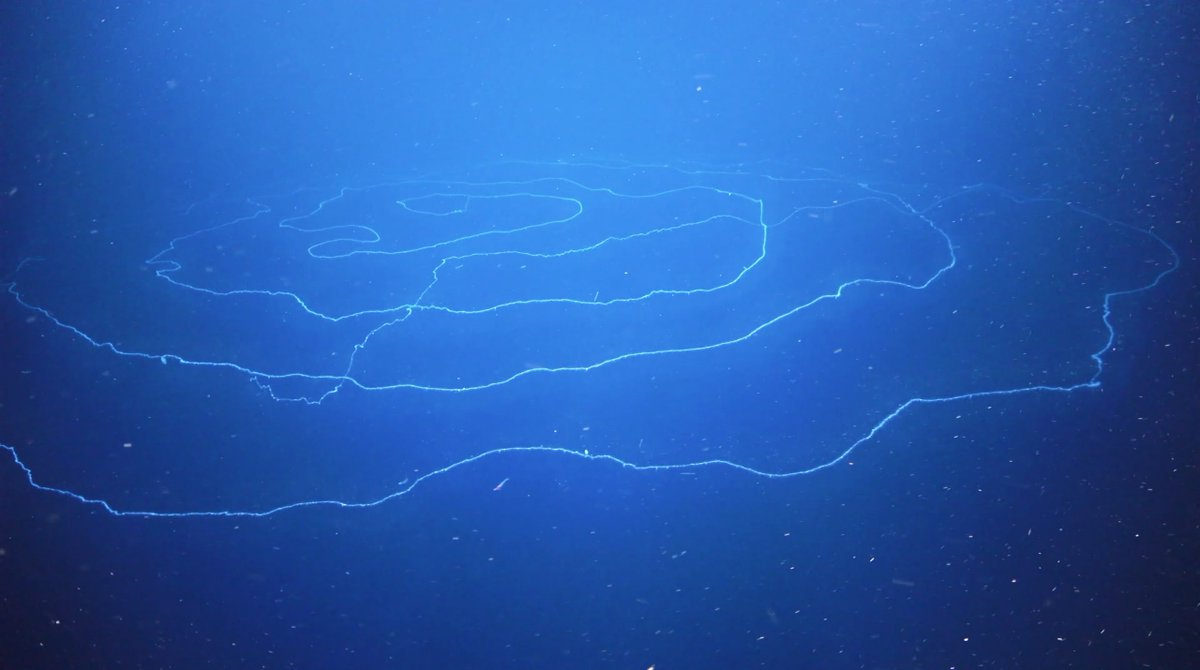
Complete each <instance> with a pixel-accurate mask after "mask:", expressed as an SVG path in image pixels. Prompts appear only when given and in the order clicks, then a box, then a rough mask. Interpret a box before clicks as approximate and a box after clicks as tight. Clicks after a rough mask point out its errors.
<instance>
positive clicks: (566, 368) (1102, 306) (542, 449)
mask: <svg viewBox="0 0 1200 670" xmlns="http://www.w3.org/2000/svg"><path fill="white" fill-rule="evenodd" d="M122 230H123V231H124V232H122V233H121V235H120V237H117V238H113V239H106V240H105V242H106V243H105V244H104V245H96V244H93V245H92V246H88V245H87V244H84V243H80V246H79V247H78V248H75V249H74V250H72V251H67V252H64V254H63V256H62V257H58V256H54V255H45V256H41V257H34V258H29V259H26V260H25V261H23V262H22V263H21V265H20V267H19V268H18V269H17V271H16V272H15V273H14V274H13V276H12V279H11V281H10V282H9V283H8V284H7V293H8V295H9V297H10V303H11V304H10V307H9V309H10V310H11V311H13V312H16V313H18V314H19V316H18V318H17V319H14V322H16V321H17V320H18V319H19V323H20V328H22V329H23V331H24V335H25V338H24V339H25V340H28V341H31V342H33V344H30V345H28V347H26V351H25V353H24V355H25V356H26V357H27V360H26V361H24V362H22V363H20V366H21V367H22V368H23V369H22V370H20V372H21V376H20V379H21V383H22V386H21V387H20V389H19V390H17V392H16V393H14V394H13V396H14V397H20V398H21V400H18V401H15V402H14V403H12V405H13V407H11V408H10V412H17V411H22V415H23V416H28V417H34V418H31V419H29V420H27V421H24V422H21V423H20V424H19V425H17V424H13V423H12V422H10V424H9V425H8V426H7V427H6V428H4V429H3V430H4V431H5V432H6V433H7V434H0V441H2V442H3V447H4V448H5V449H6V450H7V451H8V452H9V453H10V455H11V457H12V459H13V462H14V463H15V465H16V466H17V467H18V468H19V469H20V470H21V471H22V472H23V474H24V476H25V478H26V479H27V480H28V482H29V484H30V485H31V486H32V487H34V488H37V489H40V490H42V491H46V492H52V493H56V494H60V495H64V496H68V497H70V498H72V499H75V500H77V501H79V502H80V503H83V504H87V505H92V506H96V507H98V508H100V509H103V510H104V511H106V512H108V513H111V514H113V515H118V516H126V515H135V516H156V517H181V516H266V515H270V514H275V513H279V512H281V511H284V510H290V509H296V508H303V507H312V506H337V507H345V508H350V507H370V506H375V505H380V504H383V503H385V502H387V501H390V500H393V499H395V498H399V497H403V496H410V495H413V494H414V492H415V491H417V489H418V488H419V487H420V486H421V484H422V483H423V482H426V481H427V480H429V479H430V478H432V477H441V476H449V475H451V474H452V473H456V472H462V471H463V470H464V469H465V468H469V467H470V466H472V464H475V463H477V462H479V461H481V460H484V459H487V460H493V459H510V460H511V463H510V466H509V469H510V470H514V471H520V470H521V468H522V467H523V464H528V463H529V462H530V461H531V459H559V458H577V459H585V460H586V461H590V462H594V463H595V466H596V467H620V468H623V469H625V470H628V471H630V473H631V474H630V476H635V473H636V472H651V473H659V474H661V475H662V476H671V475H672V474H678V473H685V472H686V473H689V474H692V473H696V472H698V471H700V470H702V469H704V470H707V469H715V470H720V469H723V470H727V471H730V472H734V473H736V474H737V475H738V476H753V477H763V478H769V479H785V480H786V479H795V478H799V477H803V476H818V473H820V472H821V471H822V470H825V469H828V468H832V467H835V466H837V465H838V464H841V463H844V462H846V461H847V459H848V458H849V457H850V456H851V454H852V453H855V452H856V451H857V450H859V449H862V448H863V447H864V445H866V444H868V443H869V442H871V441H872V440H875V439H878V438H879V436H880V434H881V433H882V432H884V431H886V430H887V429H888V427H889V426H891V425H892V424H893V423H894V422H895V420H897V419H898V418H899V417H901V416H902V415H905V414H908V413H914V412H922V411H927V410H926V409H925V408H927V407H928V406H930V405H944V404H948V403H962V404H969V403H979V402H981V401H982V402H985V403H987V402H1019V401H1021V400H1022V399H1025V398H1038V397H1042V396H1046V395H1049V394H1058V395H1063V394H1072V393H1076V392H1087V391H1088V390H1089V389H1094V388H1096V387H1098V386H1099V385H1100V384H1101V383H1102V381H1103V379H1104V376H1105V375H1104V373H1105V356H1106V355H1107V354H1108V353H1109V352H1110V351H1111V350H1112V349H1113V347H1114V346H1115V343H1116V341H1117V335H1118V333H1117V326H1116V325H1115V319H1114V313H1113V310H1114V309H1117V308H1118V306H1119V301H1120V300H1121V299H1122V298H1126V297H1129V296H1133V295H1135V294H1138V293H1142V292H1146V291H1149V290H1151V289H1153V288H1154V287H1156V286H1157V285H1158V284H1159V283H1160V282H1161V281H1162V280H1163V279H1164V277H1166V276H1167V275H1168V274H1170V273H1171V272H1173V271H1174V270H1175V269H1176V268H1177V267H1178V265H1179V262H1180V261H1179V257H1178V255H1177V253H1176V252H1175V250H1174V249H1173V248H1172V247H1171V246H1170V245H1169V244H1168V243H1167V242H1166V241H1164V240H1163V239H1162V238H1161V237H1160V236H1159V235H1158V234H1157V233H1155V232H1154V231H1153V230H1151V229H1146V228H1142V227H1139V226H1137V225H1135V224H1133V223H1125V222H1119V221H1115V220H1112V219H1109V218H1106V217H1104V216H1101V215H1099V214H1096V213H1093V212H1090V211H1088V210H1086V209H1084V208H1083V207H1081V206H1079V205H1077V204H1075V203H1073V202H1070V201H1068V200H1062V199H1056V198H1051V197H1024V196H1019V195H1017V194H1014V193H1011V192H1009V191H1006V190H1004V189H1001V188H998V187H993V186H989V185H971V186H964V187H956V188H947V189H944V190H943V191H942V192H940V193H939V192H935V190H934V189H932V188H930V187H928V186H921V187H911V186H900V185H897V186H891V185H886V184H877V183H866V182H862V181H857V180H853V179H847V178H844V177H841V176H839V175H835V174H833V173H830V172H827V171H822V170H800V171H793V172H791V173H789V174H788V175H787V176H781V175H779V174H770V173H766V172H764V171H757V170H753V169H749V168H738V169H700V168H685V167H672V166H661V165H632V164H616V163H613V164H567V163H518V162H511V163H503V164H496V165H488V166H483V167H478V168H474V169H470V170H464V171H461V172H458V173H455V174H451V175H434V176H426V177H422V178H396V179H381V180H378V181H376V182H375V183H362V184H354V185H332V186H327V187H324V188H321V187H310V188H302V189H297V190H293V191H289V192H282V193H278V194H273V195H260V196H256V197H254V198H251V199H247V200H242V201H237V202H215V201H211V202H204V203H198V204H196V205H193V206H192V207H189V208H188V209H187V210H186V211H184V212H180V213H178V215H177V216H176V217H174V218H173V219H171V220H168V221H159V222H155V225H139V226H136V227H133V228H129V229H122ZM91 232H92V233H93V234H94V235H100V236H103V231H91ZM64 246H65V247H69V246H70V245H64ZM72 254H75V256H72ZM72 258H77V259H85V260H71V259H72ZM24 368H28V369H24ZM62 386H66V387H70V388H73V389H74V391H71V392H66V391H61V390H58V389H60V388H61V387H62ZM51 389H55V390H56V391H55V392H51ZM1007 396H1016V397H1017V398H1015V399H1013V400H1005V399H1004V398H1005V397H1007ZM51 416H53V417H58V420H57V421H46V420H38V419H37V417H51ZM939 416H940V415H939ZM50 424H69V425H66V426H65V427H64V426H62V425H50ZM83 436H86V437H83ZM81 452H82V453H84V454H86V456H87V460H88V462H95V461H97V460H98V461H99V462H100V463H101V464H104V466H105V467H106V468H111V474H105V475H102V476H92V475H88V476H87V478H86V479H81V477H83V476H84V475H82V474H80V473H73V472H72V471H71V463H72V462H73V461H74V460H75V459H76V458H77V454H79V453H81ZM330 458H337V459H342V460H339V461H338V462H339V463H342V464H343V465H345V464H346V463H353V464H357V467H359V468H361V472H360V473H357V474H355V473H353V472H352V473H350V474H349V475H347V474H346V473H345V472H343V473H341V476H340V477H332V476H331V477H330V479H329V481H325V480H323V479H322V478H321V469H320V468H319V467H304V465H303V464H304V463H305V462H311V463H318V462H325V461H324V460H323V459H330ZM280 463H290V464H291V466H292V467H294V468H295V472H296V473H300V471H301V470H303V473H304V474H303V475H301V474H297V475H296V476H295V477H287V478H284V479H286V482H285V483H280V484H278V485H276V484H273V483H270V482H268V483H266V484H257V483H256V484H253V485H252V486H251V488H252V490H248V489H247V488H246V486H247V485H246V484H244V482H246V481H250V482H263V481H264V475H263V473H264V472H278V471H279V467H280V465H279V464H280ZM346 467H349V466H346ZM380 471H387V476H386V477H384V478H385V479H387V478H390V479H389V480H390V481H391V485H390V486H389V485H387V484H386V483H384V482H383V481H382V479H380V480H379V481H376V479H377V477H376V476H377V475H379V474H380ZM255 473H257V476H256V475H255ZM235 480H236V481H240V482H243V483H242V484H237V483H236V481H235ZM266 480H269V478H266ZM356 481H357V482H367V481H369V482H371V483H370V484H369V485H368V484H363V485H362V486H359V485H358V484H353V483H347V482H356ZM397 481H398V482H400V483H398V484H397V483H396V482H397ZM504 481H505V482H507V481H508V479H505V480H504ZM164 482H168V483H164ZM510 486H511V485H510ZM189 487H190V488H191V490H190V491H189V490H187V489H189ZM210 488H214V489H215V490H217V491H219V493H212V494H211V497H206V495H208V490H209V489H210ZM499 488H500V487H499V486H497V487H496V489H497V490H499ZM180 489H183V490H184V491H185V492H183V493H179V494H178V495H177V494H175V493H174V492H175V491H177V490H180Z"/></svg>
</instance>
